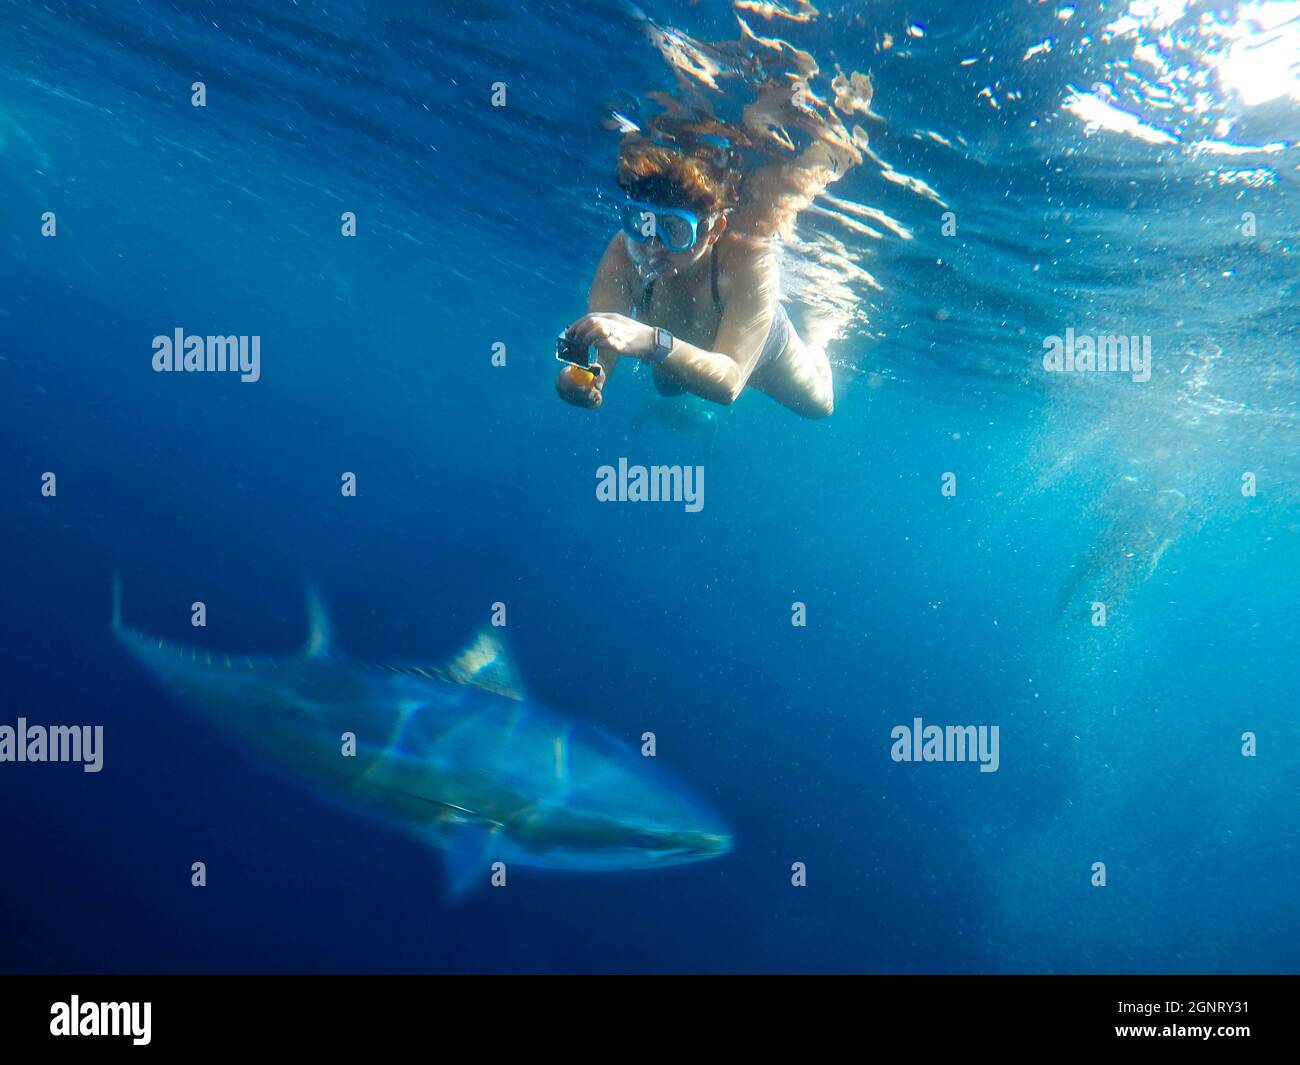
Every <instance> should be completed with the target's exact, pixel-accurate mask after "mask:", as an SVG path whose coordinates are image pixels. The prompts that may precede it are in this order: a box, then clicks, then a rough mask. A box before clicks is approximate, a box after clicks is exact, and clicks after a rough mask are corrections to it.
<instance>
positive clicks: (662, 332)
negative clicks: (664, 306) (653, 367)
mask: <svg viewBox="0 0 1300 1065" xmlns="http://www.w3.org/2000/svg"><path fill="white" fill-rule="evenodd" d="M673 342H674V341H673V335H672V333H670V332H668V330H667V329H660V328H659V327H658V326H655V351H654V354H653V355H651V356H650V361H651V362H663V361H664V359H666V358H668V356H669V354H671V353H672V350H673Z"/></svg>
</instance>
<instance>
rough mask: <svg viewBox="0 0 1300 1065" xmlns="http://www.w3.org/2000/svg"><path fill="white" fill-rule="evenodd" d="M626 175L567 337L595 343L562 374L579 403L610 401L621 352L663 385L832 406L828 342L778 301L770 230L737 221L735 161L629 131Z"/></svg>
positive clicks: (718, 395) (798, 408)
mask: <svg viewBox="0 0 1300 1065" xmlns="http://www.w3.org/2000/svg"><path fill="white" fill-rule="evenodd" d="M618 184H619V187H620V188H621V189H622V191H623V193H624V194H625V196H626V199H625V201H624V202H623V204H622V207H621V221H622V228H621V229H620V231H619V232H618V233H616V234H615V235H614V237H613V238H612V239H611V240H610V242H609V243H608V245H606V247H605V253H604V255H603V256H602V257H601V260H600V265H599V266H598V267H597V269H596V276H595V279H594V280H593V281H592V284H591V291H590V293H589V295H588V297H587V314H586V315H584V316H583V317H582V318H579V319H578V320H577V321H576V322H574V323H573V324H572V325H570V326H569V327H568V328H567V329H566V330H565V333H564V336H565V338H566V339H567V340H568V341H569V342H570V343H571V344H572V345H574V346H575V347H578V348H579V350H581V351H587V350H588V347H589V345H593V344H594V345H595V347H596V351H597V362H596V363H595V364H593V365H592V366H591V372H587V371H584V370H581V369H579V368H578V367H576V366H567V367H565V368H564V369H563V370H562V371H561V372H560V376H559V378H558V380H557V381H556V389H557V391H558V392H559V394H560V396H561V398H562V399H564V400H566V401H567V402H569V403H572V404H573V405H574V406H577V407H588V408H595V407H599V406H600V405H601V402H602V399H603V393H604V389H605V387H606V385H607V384H608V381H609V378H610V375H611V374H612V372H613V370H614V367H615V366H616V365H617V363H618V361H619V359H621V358H630V359H640V360H642V361H644V362H648V363H649V364H650V367H651V370H652V373H653V375H654V382H655V386H656V387H657V388H658V389H659V391H660V392H661V393H662V394H664V395H676V394H680V393H682V392H691V393H694V394H695V395H697V396H701V397H703V398H704V399H706V400H711V401H712V402H715V403H724V404H726V403H731V402H733V401H734V400H735V399H736V397H737V396H739V395H740V393H741V392H742V391H743V390H744V388H745V386H746V385H749V386H752V387H754V388H756V389H758V390H759V391H760V392H764V393H766V394H767V395H769V396H771V397H772V398H773V399H775V400H776V401H777V402H779V403H781V404H783V405H784V406H786V407H788V408H789V409H790V410H793V411H795V412H796V413H798V414H801V415H803V416H804V417H807V418H824V417H826V416H828V415H829V414H830V413H831V411H832V410H833V408H834V398H833V392H832V385H831V367H830V363H829V361H828V360H827V358H826V354H825V352H824V351H822V350H820V349H814V348H812V347H810V346H808V345H807V344H805V343H804V342H803V341H802V340H801V339H800V337H799V335H798V333H796V331H795V329H794V326H793V325H792V324H791V322H790V319H789V316H788V315H787V314H786V311H785V308H784V307H783V306H782V305H781V302H780V298H779V296H780V276H779V271H778V267H777V259H776V253H775V248H774V245H773V241H772V240H771V239H770V238H764V237H762V236H757V235H753V231H752V230H751V231H750V232H739V231H738V230H739V229H740V227H729V225H728V222H729V218H730V217H731V216H732V213H733V211H734V210H735V209H736V208H738V207H740V206H741V196H740V188H739V186H740V179H739V176H738V175H737V174H736V172H735V171H734V170H731V169H729V168H727V167H726V166H720V165H718V164H717V163H715V162H713V161H712V160H710V159H708V158H707V157H705V156H704V155H703V154H696V153H691V152H686V151H683V150H681V149H679V148H676V147H672V146H668V145H664V144H659V143H654V142H652V141H647V140H639V139H638V140H630V141H625V142H624V145H623V148H622V150H621V151H620V153H619V162H618Z"/></svg>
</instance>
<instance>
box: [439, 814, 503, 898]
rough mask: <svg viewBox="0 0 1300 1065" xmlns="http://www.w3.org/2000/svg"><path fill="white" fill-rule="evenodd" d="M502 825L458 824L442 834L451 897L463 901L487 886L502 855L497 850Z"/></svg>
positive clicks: (441, 843) (440, 838)
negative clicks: (498, 854)
mask: <svg viewBox="0 0 1300 1065" xmlns="http://www.w3.org/2000/svg"><path fill="white" fill-rule="evenodd" d="M499 830H500V826H499V825H483V824H477V825H454V826H449V827H448V828H447V829H446V830H445V832H444V834H442V835H441V836H439V838H438V840H437V843H438V846H439V847H440V848H442V856H443V866H444V868H445V869H446V870H447V899H448V901H450V902H460V901H461V900H463V899H466V898H468V897H469V896H470V895H472V894H473V893H474V892H475V891H476V890H477V889H478V888H481V887H484V886H486V885H487V884H488V883H489V882H490V881H491V879H492V876H493V874H494V872H495V870H494V869H493V868H492V866H493V864H494V863H495V862H497V861H499V860H500V859H499V858H498V857H497V856H496V855H495V854H494V850H495V845H496V840H497V833H498V831H499Z"/></svg>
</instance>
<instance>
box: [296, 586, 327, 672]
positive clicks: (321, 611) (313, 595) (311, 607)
mask: <svg viewBox="0 0 1300 1065" xmlns="http://www.w3.org/2000/svg"><path fill="white" fill-rule="evenodd" d="M304 593H305V595H306V597H307V646H306V647H305V648H304V650H303V653H304V654H305V655H306V656H307V657H308V658H320V657H322V656H324V655H327V654H329V652H330V643H331V641H330V620H329V618H328V617H327V616H326V614H325V606H324V604H323V603H322V602H321V599H320V595H319V594H318V593H317V591H316V589H315V587H314V586H313V585H311V584H310V583H309V584H308V585H307V586H306V588H305V589H304Z"/></svg>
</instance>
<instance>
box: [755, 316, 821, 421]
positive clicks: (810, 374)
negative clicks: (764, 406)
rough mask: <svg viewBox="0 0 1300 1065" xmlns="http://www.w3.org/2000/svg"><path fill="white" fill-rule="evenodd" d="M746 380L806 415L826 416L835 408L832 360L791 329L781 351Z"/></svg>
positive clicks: (798, 412) (813, 416) (810, 416)
mask: <svg viewBox="0 0 1300 1065" xmlns="http://www.w3.org/2000/svg"><path fill="white" fill-rule="evenodd" d="M749 383H750V384H751V385H753V386H754V387H755V388H757V389H758V390H759V391H760V392H762V393H764V394H765V395H768V396H771V397H772V398H773V399H774V400H776V401H777V402H778V403H780V404H782V405H783V406H786V407H789V408H790V409H791V410H792V411H794V412H795V413H796V414H802V415H803V416H804V417H805V418H828V417H830V415H831V412H832V411H833V410H834V409H835V394H834V388H833V386H832V383H831V363H830V360H829V359H828V358H827V357H826V352H825V350H824V349H822V348H811V347H809V346H808V345H807V344H805V343H804V342H803V340H802V339H800V337H799V334H798V333H796V332H795V331H794V329H793V328H791V330H790V342H789V343H788V344H786V346H785V348H784V350H783V351H782V352H781V353H780V354H779V355H777V356H776V357H775V358H774V359H772V361H771V362H768V363H765V364H764V365H762V366H760V367H759V368H758V369H756V370H755V371H754V372H753V374H751V375H750V378H749Z"/></svg>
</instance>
